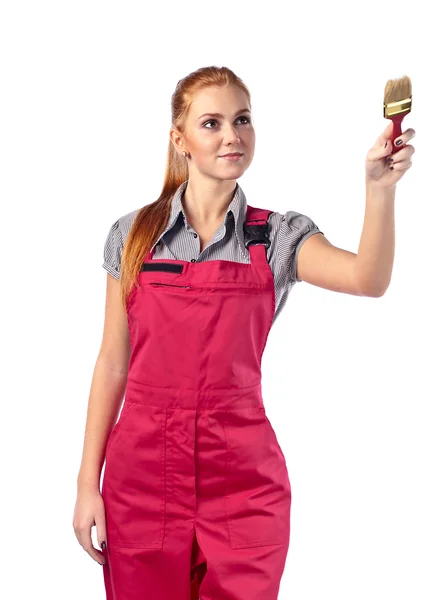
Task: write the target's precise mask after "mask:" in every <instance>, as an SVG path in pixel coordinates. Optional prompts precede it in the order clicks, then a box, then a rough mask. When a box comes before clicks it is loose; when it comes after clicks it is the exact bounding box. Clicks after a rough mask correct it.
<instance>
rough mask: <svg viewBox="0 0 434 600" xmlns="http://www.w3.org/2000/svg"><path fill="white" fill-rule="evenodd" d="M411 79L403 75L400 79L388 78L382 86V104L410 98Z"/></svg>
mask: <svg viewBox="0 0 434 600" xmlns="http://www.w3.org/2000/svg"><path fill="white" fill-rule="evenodd" d="M411 93H412V92H411V79H410V77H407V75H405V76H404V77H401V78H400V79H389V81H388V82H387V83H386V87H385V88H384V104H390V103H391V102H400V101H401V100H405V99H406V98H411Z"/></svg>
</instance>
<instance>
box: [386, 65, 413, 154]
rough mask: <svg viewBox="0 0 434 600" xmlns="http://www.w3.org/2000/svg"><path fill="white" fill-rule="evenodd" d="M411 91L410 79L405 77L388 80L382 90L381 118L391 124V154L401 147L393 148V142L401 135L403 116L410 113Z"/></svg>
mask: <svg viewBox="0 0 434 600" xmlns="http://www.w3.org/2000/svg"><path fill="white" fill-rule="evenodd" d="M411 103H412V91H411V80H410V77H407V75H405V76H404V77H401V78H400V79H389V81H388V82H387V83H386V87H385V88H384V104H383V116H384V118H385V119H390V120H391V121H392V122H393V132H392V154H394V153H395V152H398V150H400V149H401V148H404V146H405V144H403V145H402V146H395V143H394V142H395V140H396V138H397V137H399V136H400V135H401V133H402V130H401V123H402V120H403V118H404V117H405V115H408V113H409V112H410V111H411Z"/></svg>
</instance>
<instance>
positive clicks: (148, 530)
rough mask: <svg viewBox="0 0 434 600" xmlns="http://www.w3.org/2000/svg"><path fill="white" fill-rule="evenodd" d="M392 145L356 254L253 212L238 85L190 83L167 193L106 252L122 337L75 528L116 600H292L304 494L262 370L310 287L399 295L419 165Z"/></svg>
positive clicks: (92, 433) (289, 216)
mask: <svg viewBox="0 0 434 600" xmlns="http://www.w3.org/2000/svg"><path fill="white" fill-rule="evenodd" d="M391 133H392V129H391V126H389V127H388V128H387V129H386V130H385V131H384V133H383V134H382V135H380V137H379V138H378V140H377V142H376V144H375V145H374V147H373V148H372V149H371V150H370V151H369V153H368V156H367V159H366V188H367V206H366V216H365V222H364V227H363V232H362V238H361V240H360V246H359V251H358V254H357V255H356V254H353V253H351V252H347V251H345V250H342V249H340V248H336V247H335V246H333V245H332V244H331V243H330V242H328V241H327V239H326V238H325V236H324V234H323V233H322V232H321V231H320V230H319V229H318V227H317V226H316V225H315V223H314V222H313V221H312V220H311V219H310V218H309V217H307V216H306V215H303V214H300V213H296V212H293V211H288V212H286V213H284V214H279V213H277V212H273V211H272V210H271V209H270V208H257V207H256V208H255V207H251V206H248V205H247V201H246V197H245V195H244V193H243V191H242V189H241V187H240V186H239V184H238V183H237V179H238V178H239V177H241V176H242V175H243V173H244V172H245V171H246V169H247V168H248V167H249V165H250V164H251V162H252V159H253V154H254V148H255V131H254V127H253V122H252V115H251V104H250V94H249V92H248V90H247V88H246V86H245V85H244V83H243V82H242V81H241V80H240V79H239V78H238V77H237V76H236V75H235V74H234V73H233V72H232V71H231V70H229V69H227V68H224V67H223V68H217V67H209V68H203V69H199V70H198V71H196V72H194V73H192V74H190V75H189V76H188V77H186V78H184V79H183V80H181V81H180V82H178V85H177V87H176V90H175V93H174V95H173V97H172V128H171V130H170V140H169V153H168V162H167V170H166V175H165V181H164V185H163V190H162V192H161V195H160V197H159V198H158V200H156V201H155V202H153V203H151V204H147V205H146V206H144V207H143V208H141V209H139V210H136V211H134V212H132V213H128V214H126V215H124V216H122V217H121V218H120V219H118V220H117V221H116V222H115V223H114V224H113V225H112V227H111V229H110V231H109V235H108V238H107V241H106V245H105V254H104V264H103V266H104V268H105V269H106V270H107V271H108V275H107V299H106V313H105V325H104V334H103V340H102V345H101V350H100V353H99V356H98V359H97V362H96V366H95V371H94V376H93V380H92V386H91V392H90V398H89V406H88V414H87V423H86V432H85V442H84V449H83V457H82V464H81V467H80V472H79V475H78V494H77V501H76V506H75V513H74V519H73V526H74V531H75V533H76V536H77V538H78V541H79V542H80V544H81V545H82V547H83V548H84V549H85V550H86V551H87V552H88V553H89V555H90V556H91V557H92V558H93V559H94V560H96V561H97V562H98V563H100V564H102V565H104V566H103V570H104V582H105V589H106V594H107V598H108V599H109V600H114V599H116V600H139V599H140V600H142V599H143V598H145V597H146V598H147V600H191V598H194V599H196V600H197V598H198V597H200V598H201V600H229V599H230V600H250V599H251V600H253V599H255V600H276V599H277V595H278V590H279V585H280V580H281V576H282V573H283V570H284V565H285V560H286V556H287V551H288V547H289V537H290V507H291V486H290V482H289V478H288V473H287V468H286V462H285V458H284V455H283V453H282V451H281V448H280V446H279V443H278V441H277V439H276V436H275V433H274V430H273V428H272V426H271V424H270V422H269V420H268V418H267V416H266V413H265V409H264V405H263V399H262V394H261V358H262V354H263V351H264V348H265V344H266V340H267V336H268V333H269V331H270V327H271V326H272V324H273V323H274V322H275V320H276V317H277V316H278V314H279V313H280V311H281V310H282V308H283V306H284V304H285V302H286V299H287V296H288V292H289V291H290V290H291V288H292V287H293V286H294V284H295V283H296V282H297V281H298V282H299V281H303V280H304V281H307V282H309V283H311V284H312V285H317V286H320V287H322V288H327V289H330V290H333V291H339V292H342V293H346V294H354V295H369V296H373V297H374V296H375V297H377V296H381V295H382V294H384V292H385V290H386V289H387V287H388V284H389V281H390V277H391V271H392V263H393V251H394V233H393V230H394V222H393V218H394V217H393V202H394V193H395V185H396V182H397V181H398V180H399V179H400V178H401V177H402V175H403V173H404V172H405V171H406V170H407V169H408V168H409V166H410V164H411V160H410V157H411V155H412V153H413V152H414V148H413V147H412V146H409V145H407V146H405V147H403V148H402V149H401V150H400V151H399V152H397V153H396V154H395V155H394V163H395V168H394V169H393V170H392V169H390V165H389V163H388V162H387V160H386V158H387V156H388V155H390V154H391V150H392V145H391V141H390V137H391ZM413 135H414V130H407V131H406V132H404V133H403V134H402V136H401V137H402V140H403V142H404V144H405V142H407V141H408V140H409V139H410V138H411V137H413ZM121 267H122V268H121ZM124 395H125V401H124V404H123V407H122V411H121V414H120V417H119V420H118V421H117V423H116V425H115V422H116V419H117V416H118V415H119V411H120V405H121V402H122V400H123V399H124ZM114 425H115V426H114ZM104 460H105V469H104V477H103V484H102V489H101V492H100V477H101V470H102V466H103V464H104ZM94 525H96V528H97V537H98V543H99V544H100V546H101V548H102V551H99V550H97V549H96V548H94V547H93V545H92V540H91V528H92V526H94Z"/></svg>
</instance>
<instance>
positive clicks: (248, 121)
mask: <svg viewBox="0 0 434 600" xmlns="http://www.w3.org/2000/svg"><path fill="white" fill-rule="evenodd" d="M238 119H245V120H246V121H247V123H250V119H249V118H248V117H238ZM208 123H217V121H216V120H215V119H211V121H207V122H206V123H204V124H203V126H204V127H205V126H206V125H208ZM247 123H246V124H247ZM206 129H210V128H209V127H206ZM211 129H215V128H214V127H211Z"/></svg>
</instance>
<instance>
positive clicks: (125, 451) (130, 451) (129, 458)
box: [102, 401, 166, 548]
mask: <svg viewBox="0 0 434 600" xmlns="http://www.w3.org/2000/svg"><path fill="white" fill-rule="evenodd" d="M127 406H129V408H128V410H127V412H126V413H125V417H124V418H123V419H121V418H120V419H119V421H118V424H117V425H118V427H117V431H116V432H114V433H115V437H114V440H113V441H111V443H110V445H109V447H108V451H107V453H106V466H105V471H104V480H103V486H102V496H103V499H104V506H105V513H106V526H107V545H109V544H111V546H117V547H131V548H162V546H163V537H164V529H165V508H166V506H165V505H166V410H165V409H161V408H156V407H153V406H146V405H143V404H139V403H135V402H131V401H130V402H129V403H128V404H127ZM113 431H114V430H113Z"/></svg>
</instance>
